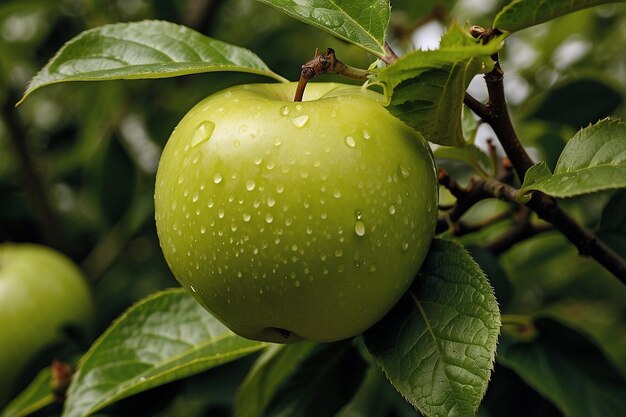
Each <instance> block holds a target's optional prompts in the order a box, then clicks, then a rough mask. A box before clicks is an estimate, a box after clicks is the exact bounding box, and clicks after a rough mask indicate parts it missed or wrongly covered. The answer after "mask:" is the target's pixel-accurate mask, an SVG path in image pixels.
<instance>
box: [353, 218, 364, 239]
mask: <svg viewBox="0 0 626 417" xmlns="http://www.w3.org/2000/svg"><path fill="white" fill-rule="evenodd" d="M354 233H356V235H357V236H365V223H363V222H362V221H361V220H358V221H357V222H356V223H355V224H354Z"/></svg>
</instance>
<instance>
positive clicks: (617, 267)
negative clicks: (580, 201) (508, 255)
mask: <svg viewBox="0 0 626 417" xmlns="http://www.w3.org/2000/svg"><path fill="white" fill-rule="evenodd" d="M439 182H440V183H441V184H442V185H443V186H444V187H446V188H448V190H450V193H451V194H452V195H454V196H455V197H456V198H457V204H456V205H455V207H454V208H453V209H452V210H450V213H449V214H448V218H447V220H448V221H449V222H451V223H454V222H456V221H457V220H458V219H459V218H460V217H461V216H462V215H463V214H464V213H465V212H467V210H468V209H469V208H470V207H471V206H472V205H474V204H476V203H477V202H478V201H481V200H484V199H486V198H498V199H500V200H504V201H509V202H511V203H515V204H520V201H519V200H518V195H519V189H517V188H515V187H513V186H511V185H508V184H506V183H504V182H501V181H499V180H495V179H491V178H486V179H485V178H476V177H474V178H472V180H471V181H470V184H469V186H468V187H467V188H465V189H464V188H461V187H460V186H459V185H458V184H457V183H456V182H455V181H454V180H452V179H450V177H449V176H448V175H447V173H446V172H445V171H444V170H443V169H440V170H439ZM526 206H527V207H529V208H530V209H532V210H533V211H534V212H535V213H537V215H538V216H539V217H540V218H541V219H543V220H545V221H547V222H548V223H551V224H552V225H553V226H554V228H555V229H557V230H558V231H560V232H561V233H562V234H563V235H564V236H565V237H566V238H567V239H568V240H569V241H570V242H572V243H573V244H574V245H575V246H576V248H577V249H578V252H579V253H580V254H581V255H583V256H591V257H592V258H594V259H595V260H596V261H598V262H599V263H600V264H601V265H603V266H604V267H605V268H606V269H607V270H608V271H609V272H611V273H612V274H613V275H615V276H616V277H617V278H618V279H619V280H621V281H622V282H624V283H626V262H625V261H624V260H623V259H622V258H621V257H619V255H617V254H616V253H615V252H614V251H613V250H612V249H611V248H609V247H608V246H606V245H605V244H604V243H603V242H602V241H600V240H599V239H598V238H597V237H596V236H595V235H594V234H593V233H592V232H590V231H589V230H587V229H586V228H584V227H583V226H581V225H579V224H578V223H576V221H575V220H574V219H572V218H571V217H570V216H569V215H568V214H567V213H565V212H564V211H563V210H561V208H559V206H558V205H557V203H556V200H555V199H554V198H552V197H549V196H547V195H545V194H543V193H540V192H533V195H532V198H531V199H530V201H528V202H527V203H526ZM438 226H439V227H441V225H439V224H438ZM543 229H544V227H541V228H539V230H540V231H543ZM525 235H528V231H524V232H523V233H522V232H520V233H519V234H518V236H517V239H518V240H517V241H519V239H521V236H525ZM528 237H530V235H528Z"/></svg>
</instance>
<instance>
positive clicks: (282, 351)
mask: <svg viewBox="0 0 626 417" xmlns="http://www.w3.org/2000/svg"><path fill="white" fill-rule="evenodd" d="M315 346H316V345H315V343H311V342H302V343H296V344H290V345H272V346H270V347H269V348H267V349H266V350H265V352H263V354H262V355H261V356H260V357H259V359H257V361H256V362H255V364H254V366H253V367H252V369H251V370H250V372H249V373H248V376H247V377H246V379H245V381H244V382H243V384H242V385H241V388H240V389H239V392H238V393H237V398H236V400H235V410H234V415H235V417H261V416H263V415H264V412H265V410H266V408H267V406H268V405H269V403H270V401H271V399H272V397H273V396H274V395H275V394H276V391H278V389H279V388H280V385H281V383H283V382H284V381H285V380H286V379H287V378H288V377H289V376H290V375H291V374H292V373H293V372H294V370H295V369H296V368H297V367H298V366H299V365H300V364H301V363H302V361H304V360H305V359H306V358H307V357H308V356H309V355H310V353H311V352H312V351H313V348H315Z"/></svg>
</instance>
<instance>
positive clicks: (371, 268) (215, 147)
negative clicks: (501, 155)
mask: <svg viewBox="0 0 626 417" xmlns="http://www.w3.org/2000/svg"><path fill="white" fill-rule="evenodd" d="M294 91H295V84H294V83H289V84H257V85H247V86H239V87H235V88H232V89H230V90H227V91H222V92H220V93H217V94H215V95H213V96H210V97H209V98H207V99H205V100H204V101H202V102H200V103H199V104H198V105H196V106H195V107H194V108H193V109H192V110H191V111H190V112H189V113H188V114H187V115H186V116H185V117H184V118H183V120H182V121H181V122H180V123H179V125H178V126H177V127H176V129H175V131H174V132H173V133H172V136H171V137H170V139H169V141H168V143H167V146H166V148H165V150H164V152H163V155H162V157H161V161H160V164H159V169H158V173H157V182H156V194H155V204H156V225H157V231H158V234H159V238H160V241H161V246H162V249H163V253H164V255H165V258H166V260H167V262H168V264H169V266H170V268H171V269H172V271H173V273H174V275H175V276H176V278H177V279H178V280H179V281H180V282H181V284H182V285H183V286H184V287H186V288H187V289H188V290H189V291H190V292H191V293H192V294H193V295H194V297H195V298H196V299H197V300H198V301H199V302H200V303H201V304H202V305H203V306H205V307H206V308H207V309H208V310H209V311H210V312H212V313H213V314H214V315H215V316H216V317H217V318H218V319H220V320H221V321H223V322H224V323H225V324H226V325H227V326H229V327H230V328H231V329H232V330H233V331H235V332H236V333H238V334H240V335H242V336H244V337H247V338H250V339H257V340H265V341H271V342H291V341H298V340H302V339H308V340H316V341H322V342H328V341H334V340H339V339H344V338H347V337H351V336H354V335H356V334H359V333H361V332H363V331H364V330H366V329H367V328H368V327H370V326H371V325H373V324H374V323H375V322H376V321H378V320H379V319H380V318H381V317H382V316H383V315H384V314H385V313H386V312H387V311H388V310H389V309H390V308H391V307H392V306H393V305H394V304H395V303H396V302H397V300H398V299H399V298H400V296H401V295H402V294H403V293H404V292H405V291H406V290H407V288H408V286H409V285H410V283H411V281H412V280H413V278H414V277H415V275H416V273H417V271H418V269H419V267H420V266H421V264H422V262H423V259H424V257H425V256H426V253H427V251H428V247H429V245H430V241H431V239H432V236H433V233H434V227H435V223H436V216H437V183H436V177H435V167H434V162H433V159H432V155H431V152H430V149H429V148H428V145H427V143H426V142H425V141H424V139H423V138H422V137H421V136H420V135H419V134H418V133H416V132H415V131H414V130H412V129H410V128H409V127H407V126H406V125H404V124H403V123H402V122H400V121H399V120H397V119H395V118H394V117H393V116H391V115H390V114H389V113H388V112H387V111H386V110H385V108H384V107H383V106H382V105H381V100H382V96H380V95H379V94H377V93H374V92H371V91H367V90H363V89H361V88H359V87H355V86H348V85H341V84H332V83H310V84H309V85H308V86H307V87H306V92H305V96H304V101H303V102H301V103H294V102H293V101H292V97H293V95H294Z"/></svg>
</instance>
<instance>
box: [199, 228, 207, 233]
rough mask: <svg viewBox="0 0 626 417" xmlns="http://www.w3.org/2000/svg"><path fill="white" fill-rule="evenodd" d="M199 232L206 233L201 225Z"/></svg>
mask: <svg viewBox="0 0 626 417" xmlns="http://www.w3.org/2000/svg"><path fill="white" fill-rule="evenodd" d="M200 233H202V234H205V233H206V227H204V226H201V227H200Z"/></svg>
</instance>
